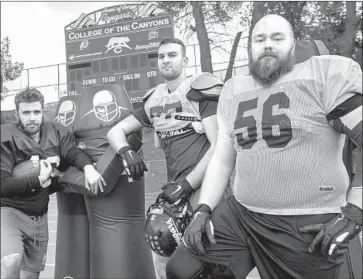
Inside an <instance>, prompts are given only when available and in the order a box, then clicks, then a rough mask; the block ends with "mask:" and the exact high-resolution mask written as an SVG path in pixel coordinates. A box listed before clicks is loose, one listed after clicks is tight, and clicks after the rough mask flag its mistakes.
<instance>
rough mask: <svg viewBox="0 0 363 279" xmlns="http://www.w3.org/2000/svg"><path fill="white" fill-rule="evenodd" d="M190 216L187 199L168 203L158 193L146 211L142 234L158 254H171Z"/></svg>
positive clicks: (179, 240)
mask: <svg viewBox="0 0 363 279" xmlns="http://www.w3.org/2000/svg"><path fill="white" fill-rule="evenodd" d="M192 216H193V209H192V207H191V205H190V203H189V201H184V202H180V203H178V204H177V205H176V204H170V203H168V202H166V201H164V200H162V199H161V198H160V195H159V196H158V197H157V199H156V202H155V203H154V204H152V205H150V207H149V209H148V211H147V213H146V222H145V226H144V233H145V234H144V235H145V240H146V243H147V245H148V246H149V247H150V249H151V250H153V251H154V252H155V253H156V254H158V255H160V256H166V257H169V256H171V254H173V252H174V251H175V249H176V247H178V245H179V243H180V242H181V241H182V236H183V234H184V231H185V229H186V228H187V226H188V224H189V222H190V220H191V218H192Z"/></svg>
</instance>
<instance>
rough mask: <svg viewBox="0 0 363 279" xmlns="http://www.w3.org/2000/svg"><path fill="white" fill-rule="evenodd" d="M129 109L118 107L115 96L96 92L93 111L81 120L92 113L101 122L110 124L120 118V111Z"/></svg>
mask: <svg viewBox="0 0 363 279" xmlns="http://www.w3.org/2000/svg"><path fill="white" fill-rule="evenodd" d="M122 110H127V111H129V109H127V108H124V107H121V106H118V105H117V102H116V97H115V95H114V94H113V93H112V92H111V91H109V90H101V91H98V92H97V93H96V94H95V95H94V97H93V109H92V110H90V111H89V112H87V113H86V114H85V115H83V116H82V117H81V118H83V117H85V116H87V115H89V114H90V113H92V112H93V113H94V114H95V116H96V117H97V118H98V119H99V120H101V121H103V122H110V121H112V120H114V119H115V118H117V119H118V118H119V117H120V116H121V111H122Z"/></svg>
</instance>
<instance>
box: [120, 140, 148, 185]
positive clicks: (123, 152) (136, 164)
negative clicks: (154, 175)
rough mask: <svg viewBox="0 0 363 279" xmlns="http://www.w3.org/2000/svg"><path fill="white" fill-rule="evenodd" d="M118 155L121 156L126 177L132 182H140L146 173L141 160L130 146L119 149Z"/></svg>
mask: <svg viewBox="0 0 363 279" xmlns="http://www.w3.org/2000/svg"><path fill="white" fill-rule="evenodd" d="M118 154H119V155H120V156H121V159H122V163H123V165H124V167H125V170H126V173H127V175H128V176H129V177H131V178H132V179H133V180H140V179H141V177H142V176H143V175H144V172H145V171H148V169H147V167H146V165H145V162H144V160H143V158H142V157H141V156H140V155H139V154H137V153H136V152H135V151H133V150H132V149H131V148H130V146H124V147H122V148H120V150H119V151H118Z"/></svg>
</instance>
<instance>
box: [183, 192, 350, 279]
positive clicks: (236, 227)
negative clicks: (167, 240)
mask: <svg viewBox="0 0 363 279" xmlns="http://www.w3.org/2000/svg"><path fill="white" fill-rule="evenodd" d="M335 216H336V214H323V215H302V216H280V215H267V214H260V213H256V212H252V211H249V210H248V209H246V208H245V207H244V206H242V205H241V204H240V203H239V202H238V201H237V200H236V199H235V197H234V196H232V197H230V198H228V200H227V201H226V202H224V203H223V204H221V205H220V206H219V207H217V208H216V209H215V210H214V211H213V213H212V217H211V219H212V222H213V224H214V232H215V237H216V240H217V244H216V245H212V246H208V247H207V248H206V251H207V252H206V254H204V255H196V254H193V252H192V251H190V254H192V255H193V256H194V257H196V258H198V259H200V260H202V261H206V262H211V263H215V264H221V265H224V266H226V267H228V268H229V269H230V270H231V272H232V273H233V274H234V276H235V278H246V276H247V275H248V274H249V272H250V271H251V270H252V269H253V268H254V267H257V269H258V271H259V274H260V276H261V278H263V279H281V278H284V279H290V278H291V279H318V278H324V279H336V278H339V277H338V273H339V268H340V266H341V264H342V262H343V258H344V257H343V256H342V255H341V253H339V255H338V256H337V258H336V259H334V260H328V259H327V258H326V257H325V256H323V255H322V254H321V252H320V247H318V249H317V250H316V251H315V252H314V253H313V254H310V253H309V252H308V247H309V245H310V243H311V241H312V240H313V238H314V237H315V235H316V234H315V233H314V234H310V233H309V234H306V233H304V234H302V233H300V232H299V229H298V228H299V227H301V226H304V225H308V224H318V223H326V222H327V221H329V220H330V219H332V218H333V217H335ZM179 247H180V248H179V249H183V251H188V249H187V248H186V247H185V246H184V245H183V244H181V245H180V246H179Z"/></svg>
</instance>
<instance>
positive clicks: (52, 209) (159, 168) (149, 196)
mask: <svg viewBox="0 0 363 279" xmlns="http://www.w3.org/2000/svg"><path fill="white" fill-rule="evenodd" d="M143 142H144V146H143V152H144V158H145V161H146V163H147V166H148V169H149V171H148V173H146V175H145V179H146V180H145V188H146V191H145V192H146V194H145V208H148V206H149V205H150V204H151V203H153V202H154V201H155V199H156V196H157V195H158V194H159V192H160V187H161V186H162V185H163V184H164V183H165V182H166V166H165V160H164V154H163V152H162V151H161V150H155V148H154V141H153V133H152V132H151V131H150V130H145V131H144V136H143ZM361 169H362V168H361V165H360V169H359V172H358V176H357V178H358V179H359V181H361V179H362V172H361ZM48 215H49V247H48V255H47V264H46V269H45V271H44V272H42V273H41V274H40V278H41V279H52V278H54V266H55V249H56V232H57V204H56V197H55V196H52V197H51V199H50V204H49V214H48ZM257 278H260V277H259V276H258V272H257V270H256V269H254V270H252V272H251V273H250V274H249V277H248V279H257Z"/></svg>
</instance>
